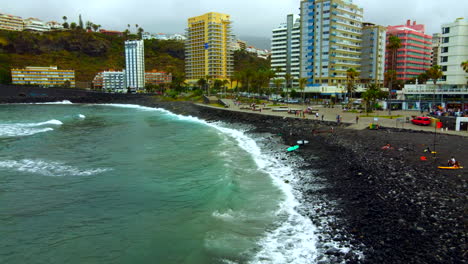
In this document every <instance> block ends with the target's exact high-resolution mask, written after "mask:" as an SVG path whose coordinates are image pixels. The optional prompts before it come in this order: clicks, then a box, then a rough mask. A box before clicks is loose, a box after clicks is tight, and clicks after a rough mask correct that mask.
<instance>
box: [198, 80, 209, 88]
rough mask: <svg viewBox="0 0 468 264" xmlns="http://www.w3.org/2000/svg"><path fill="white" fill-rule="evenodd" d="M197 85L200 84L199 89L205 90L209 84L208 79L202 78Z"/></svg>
mask: <svg viewBox="0 0 468 264" xmlns="http://www.w3.org/2000/svg"><path fill="white" fill-rule="evenodd" d="M197 84H198V87H200V89H204V88H205V86H206V84H207V82H206V79H205V78H201V79H199V80H198V81H197Z"/></svg>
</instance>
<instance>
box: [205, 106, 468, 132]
mask: <svg viewBox="0 0 468 264" xmlns="http://www.w3.org/2000/svg"><path fill="white" fill-rule="evenodd" d="M223 101H224V102H226V103H227V104H229V108H225V109H226V110H229V111H238V112H246V113H253V114H261V115H272V116H283V117H289V118H297V119H304V118H305V119H311V120H322V116H323V121H329V122H336V117H337V115H340V116H341V122H342V123H345V124H349V127H348V128H350V129H357V130H362V129H366V128H368V127H369V124H371V123H375V124H378V125H379V126H382V127H392V128H403V129H410V130H416V131H426V132H434V131H435V128H434V127H433V126H418V125H414V124H412V123H411V122H408V120H411V119H412V117H413V116H420V115H421V113H420V112H419V111H392V115H394V116H398V117H397V118H392V119H390V118H382V117H377V118H376V117H374V116H387V115H388V111H386V110H385V111H375V112H374V113H371V114H369V116H368V117H367V116H365V113H352V112H347V111H343V109H342V108H341V106H335V108H327V107H324V106H323V105H309V107H311V108H312V109H313V110H318V111H313V112H318V113H319V117H318V118H317V117H316V116H315V115H313V114H306V115H305V117H302V116H299V115H295V114H291V113H288V112H287V111H280V112H278V111H273V109H277V108H279V107H277V106H276V107H275V106H274V107H268V106H267V107H265V109H264V107H263V105H258V106H257V109H262V111H253V110H251V109H246V108H248V105H246V104H243V105H240V106H237V105H235V104H234V101H233V100H231V99H223ZM200 105H203V106H205V107H213V108H219V107H215V106H210V105H206V104H200ZM306 108H307V106H303V105H300V104H288V105H287V108H284V109H291V110H303V109H306ZM426 114H427V112H425V113H424V114H423V115H426ZM356 117H359V120H358V122H356ZM437 133H443V134H450V135H458V136H464V137H468V131H454V130H445V129H443V130H442V129H437Z"/></svg>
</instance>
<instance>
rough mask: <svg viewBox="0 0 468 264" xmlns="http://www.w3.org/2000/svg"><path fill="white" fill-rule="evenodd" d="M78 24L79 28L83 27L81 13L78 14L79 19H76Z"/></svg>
mask: <svg viewBox="0 0 468 264" xmlns="http://www.w3.org/2000/svg"><path fill="white" fill-rule="evenodd" d="M78 25H79V29H83V28H84V27H83V19H81V14H80V16H79V19H78Z"/></svg>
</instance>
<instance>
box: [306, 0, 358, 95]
mask: <svg viewBox="0 0 468 264" xmlns="http://www.w3.org/2000/svg"><path fill="white" fill-rule="evenodd" d="M362 19H363V9H362V8H360V7H358V6H357V5H354V4H353V1H352V0H302V2H301V34H302V38H301V66H300V67H301V68H300V72H301V76H302V77H305V78H307V79H308V86H313V87H317V89H316V90H317V91H311V92H321V89H320V86H327V87H329V86H333V87H338V88H340V89H344V86H345V85H346V71H347V70H348V69H350V68H354V69H355V70H356V71H357V72H360V71H361V53H362V26H363V24H362ZM322 94H323V93H322Z"/></svg>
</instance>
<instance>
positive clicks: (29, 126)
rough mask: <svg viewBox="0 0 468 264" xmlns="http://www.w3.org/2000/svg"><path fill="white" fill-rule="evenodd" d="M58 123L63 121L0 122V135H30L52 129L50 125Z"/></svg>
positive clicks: (57, 124)
mask: <svg viewBox="0 0 468 264" xmlns="http://www.w3.org/2000/svg"><path fill="white" fill-rule="evenodd" d="M60 125H63V123H62V122H61V121H59V120H55V119H52V120H49V121H45V122H40V123H13V124H0V137H23V136H31V135H34V134H37V133H44V132H48V131H53V130H54V129H53V128H52V127H50V126H60ZM46 126H47V127H46Z"/></svg>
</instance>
